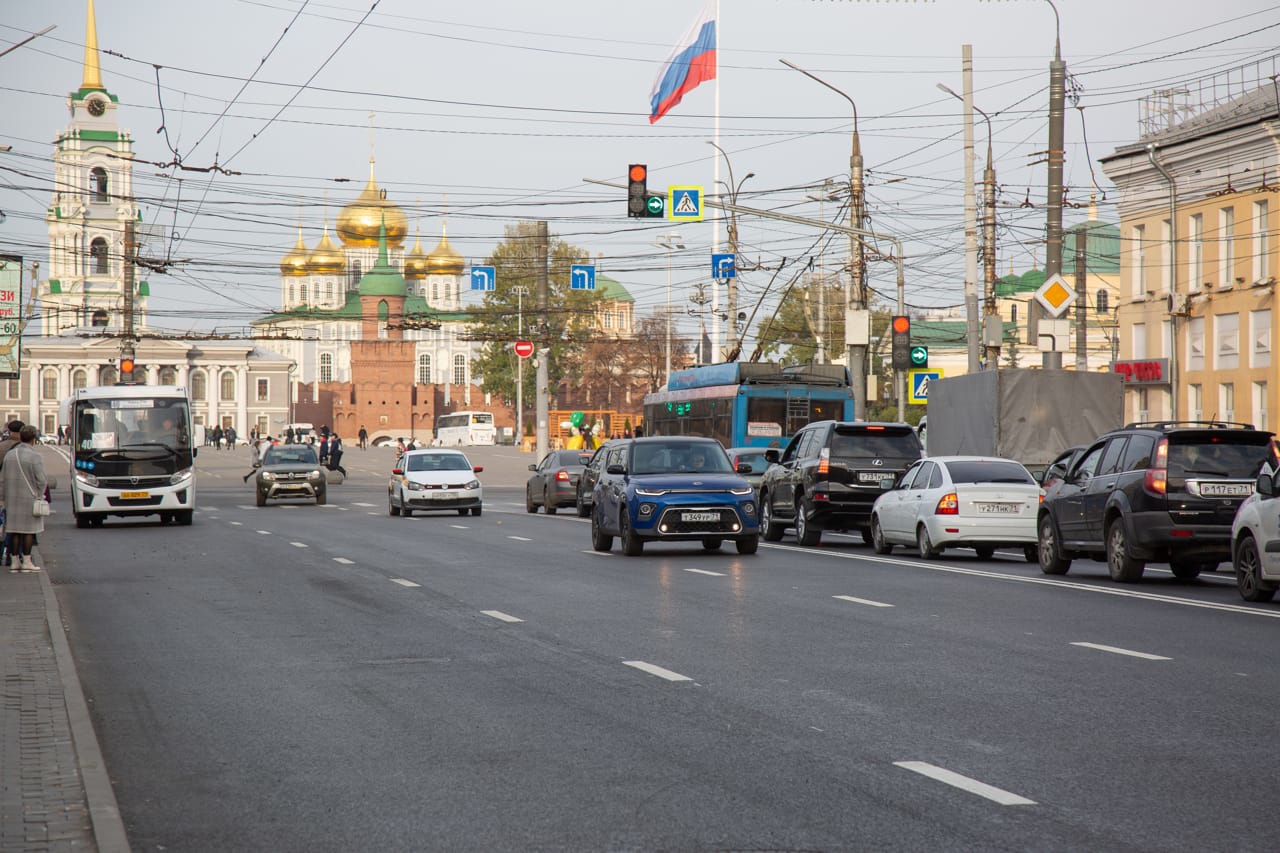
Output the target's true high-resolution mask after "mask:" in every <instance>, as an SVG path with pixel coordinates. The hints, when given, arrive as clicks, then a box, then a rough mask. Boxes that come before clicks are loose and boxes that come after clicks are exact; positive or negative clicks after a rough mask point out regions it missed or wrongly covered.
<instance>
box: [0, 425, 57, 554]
mask: <svg viewBox="0 0 1280 853" xmlns="http://www.w3.org/2000/svg"><path fill="white" fill-rule="evenodd" d="M39 434H40V431H39V430H38V429H36V428H35V427H34V426H30V425H27V426H24V427H23V428H22V429H21V431H20V432H19V433H18V437H19V439H20V440H21V443H20V444H17V445H15V446H14V447H13V448H12V449H11V450H10V451H9V452H8V453H6V454H5V456H4V462H3V464H0V502H3V503H4V509H5V530H6V531H8V532H9V533H12V534H13V547H14V554H13V556H12V557H11V558H10V559H11V563H10V567H9V571H10V572H18V571H23V572H38V571H40V567H39V566H37V565H36V564H35V562H34V561H33V560H32V559H31V548H32V546H34V545H35V539H36V534H37V533H43V532H44V517H43V516H38V515H36V514H35V512H34V504H35V502H36V500H37V499H43V498H44V496H45V489H47V488H48V486H49V480H48V478H47V477H46V476H45V473H44V460H43V459H41V458H40V454H39V453H37V452H36V449H35V443H36V436H38V435H39Z"/></svg>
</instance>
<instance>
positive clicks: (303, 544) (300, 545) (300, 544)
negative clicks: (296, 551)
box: [289, 542, 308, 548]
mask: <svg viewBox="0 0 1280 853" xmlns="http://www.w3.org/2000/svg"><path fill="white" fill-rule="evenodd" d="M289 544H290V545H292V546H293V547H295V548H306V547H308V545H307V543H306V542H290V543H289Z"/></svg>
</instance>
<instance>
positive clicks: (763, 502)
mask: <svg viewBox="0 0 1280 853" xmlns="http://www.w3.org/2000/svg"><path fill="white" fill-rule="evenodd" d="M782 530H783V528H782V525H781V524H779V523H778V522H777V521H776V520H775V519H774V517H773V507H772V505H771V504H770V502H769V493H768V492H764V493H763V494H761V495H760V535H761V536H763V537H764V541H766V542H781V541H782Z"/></svg>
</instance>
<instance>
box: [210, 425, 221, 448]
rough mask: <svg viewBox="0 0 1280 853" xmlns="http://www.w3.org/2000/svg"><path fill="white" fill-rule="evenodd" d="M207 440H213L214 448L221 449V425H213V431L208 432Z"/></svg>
mask: <svg viewBox="0 0 1280 853" xmlns="http://www.w3.org/2000/svg"><path fill="white" fill-rule="evenodd" d="M209 440H210V441H212V442H213V449H214V450H221V449H222V427H221V426H217V425H215V426H214V428H213V431H212V432H211V433H209Z"/></svg>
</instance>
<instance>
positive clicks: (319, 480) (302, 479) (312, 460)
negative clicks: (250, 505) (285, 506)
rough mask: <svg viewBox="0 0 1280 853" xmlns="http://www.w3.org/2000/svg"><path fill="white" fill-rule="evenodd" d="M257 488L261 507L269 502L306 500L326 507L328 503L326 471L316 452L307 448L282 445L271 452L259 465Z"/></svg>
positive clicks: (269, 451)
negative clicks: (293, 499) (289, 499)
mask: <svg viewBox="0 0 1280 853" xmlns="http://www.w3.org/2000/svg"><path fill="white" fill-rule="evenodd" d="M254 468H255V469H256V471H255V474H254V478H253V484H254V493H255V496H256V498H257V503H258V506H266V505H267V501H269V500H279V499H282V498H303V499H306V500H314V501H315V502H316V504H318V505H322V504H324V502H325V500H326V496H327V495H326V492H327V490H326V482H325V476H324V469H323V468H321V467H320V460H319V459H317V458H316V452H315V449H314V448H312V447H311V446H310V445H306V444H281V445H277V446H276V447H272V448H270V449H269V450H268V451H267V452H266V455H265V456H263V458H262V462H261V463H255V464H254Z"/></svg>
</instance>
